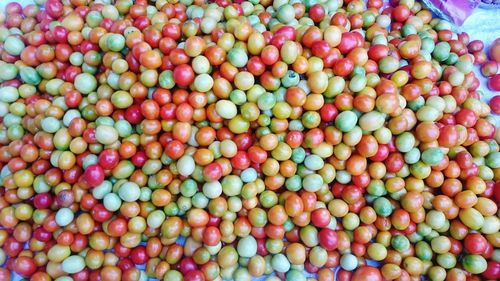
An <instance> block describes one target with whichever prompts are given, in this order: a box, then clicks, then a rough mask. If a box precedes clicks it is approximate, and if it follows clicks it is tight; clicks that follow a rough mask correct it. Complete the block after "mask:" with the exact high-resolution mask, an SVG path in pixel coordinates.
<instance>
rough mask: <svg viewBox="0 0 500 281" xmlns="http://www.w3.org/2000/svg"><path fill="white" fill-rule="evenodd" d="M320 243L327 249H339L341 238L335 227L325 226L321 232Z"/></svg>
mask: <svg viewBox="0 0 500 281" xmlns="http://www.w3.org/2000/svg"><path fill="white" fill-rule="evenodd" d="M318 237H319V244H320V245H321V247H323V248H325V250H327V251H333V250H335V249H337V246H338V244H339V238H338V235H337V232H336V231H335V230H333V229H329V228H323V229H322V230H321V231H320V232H319V235H318Z"/></svg>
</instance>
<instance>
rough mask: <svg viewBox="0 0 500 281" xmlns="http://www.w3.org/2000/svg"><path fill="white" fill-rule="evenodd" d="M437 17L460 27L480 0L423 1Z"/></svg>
mask: <svg viewBox="0 0 500 281" xmlns="http://www.w3.org/2000/svg"><path fill="white" fill-rule="evenodd" d="M423 2H424V3H425V4H426V5H427V6H428V7H429V8H430V9H431V10H432V11H433V12H434V13H435V14H436V15H438V16H439V17H442V18H445V19H448V20H449V21H451V22H453V23H455V24H457V25H462V24H463V23H464V21H465V20H466V19H467V18H468V17H469V16H470V15H471V14H472V12H473V11H474V9H475V8H476V7H477V6H478V5H479V2H480V0H423Z"/></svg>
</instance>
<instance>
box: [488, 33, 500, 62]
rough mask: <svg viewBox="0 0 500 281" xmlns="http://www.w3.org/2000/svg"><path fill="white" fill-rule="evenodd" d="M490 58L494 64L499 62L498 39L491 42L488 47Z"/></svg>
mask: <svg viewBox="0 0 500 281" xmlns="http://www.w3.org/2000/svg"><path fill="white" fill-rule="evenodd" d="M490 58H491V59H492V60H494V61H496V62H500V38H497V39H496V40H495V41H493V44H491V46H490Z"/></svg>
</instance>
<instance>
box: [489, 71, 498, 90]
mask: <svg viewBox="0 0 500 281" xmlns="http://www.w3.org/2000/svg"><path fill="white" fill-rule="evenodd" d="M488 88H490V90H492V91H496V92H498V91H500V74H495V75H492V76H491V77H490V78H489V80H488Z"/></svg>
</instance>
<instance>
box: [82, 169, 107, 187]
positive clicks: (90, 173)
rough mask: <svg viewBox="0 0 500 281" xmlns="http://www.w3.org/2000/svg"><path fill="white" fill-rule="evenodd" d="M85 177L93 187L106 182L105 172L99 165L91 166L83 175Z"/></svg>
mask: <svg viewBox="0 0 500 281" xmlns="http://www.w3.org/2000/svg"><path fill="white" fill-rule="evenodd" d="M83 177H84V179H85V181H86V182H87V183H88V184H89V185H90V186H91V187H96V186H98V185H100V184H101V183H102V182H103V181H104V170H103V169H102V167H101V166H99V165H95V164H94V165H90V166H88V167H87V169H86V170H85V172H84V173H83Z"/></svg>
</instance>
